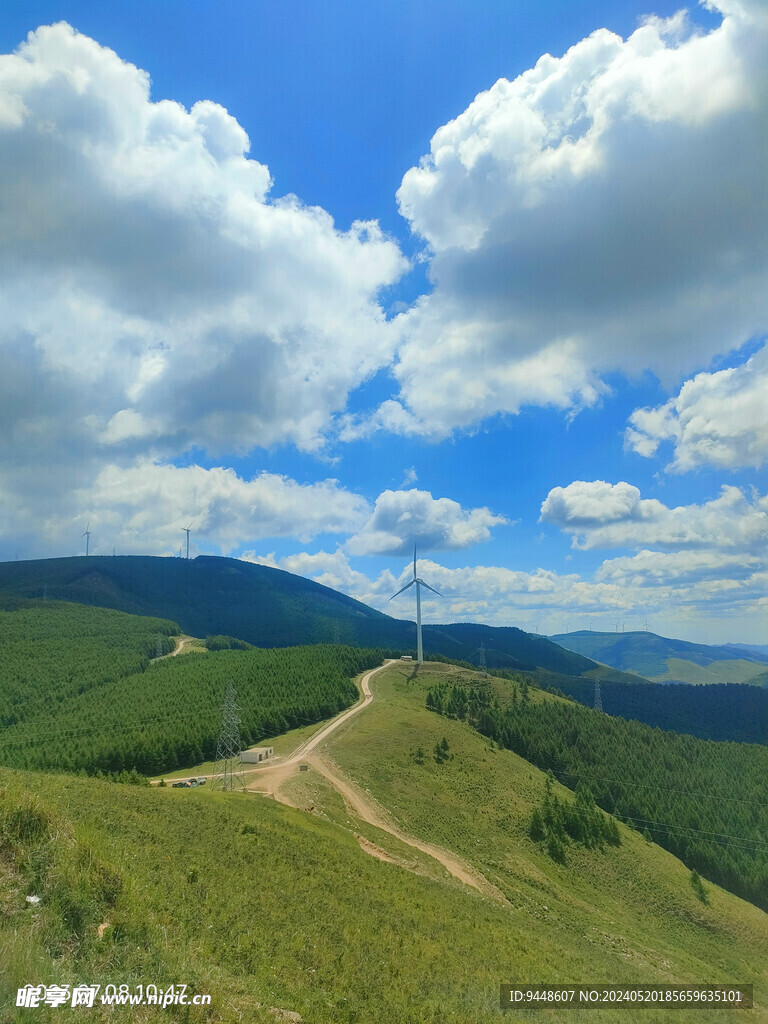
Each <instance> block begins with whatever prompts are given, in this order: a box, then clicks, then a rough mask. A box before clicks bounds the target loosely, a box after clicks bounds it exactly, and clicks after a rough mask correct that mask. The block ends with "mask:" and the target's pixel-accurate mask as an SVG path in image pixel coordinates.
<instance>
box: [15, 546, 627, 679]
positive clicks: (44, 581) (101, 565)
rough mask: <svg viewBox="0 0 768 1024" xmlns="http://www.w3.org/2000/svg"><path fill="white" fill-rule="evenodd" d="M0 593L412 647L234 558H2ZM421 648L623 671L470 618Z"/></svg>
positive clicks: (367, 612)
mask: <svg viewBox="0 0 768 1024" xmlns="http://www.w3.org/2000/svg"><path fill="white" fill-rule="evenodd" d="M0 593H4V594H6V595H8V596H10V597H21V598H48V600H54V599H55V600H64V601H73V602H77V603H80V604H90V605H99V606H101V607H105V608H115V609H117V610H118V611H124V612H131V613H133V614H138V615H153V616H158V617H161V618H167V619H172V620H173V621H175V622H178V623H179V625H180V626H181V628H182V629H183V630H184V631H185V632H187V633H190V634H192V635H193V636H201V637H205V636H208V635H211V634H224V635H228V636H233V637H238V638H239V639H241V640H247V641H248V642H249V643H252V644H255V645H257V646H259V647H288V646H293V645H296V644H313V643H342V644H350V645H353V646H356V647H387V648H391V649H395V650H401V651H412V650H413V649H414V647H415V642H416V627H415V625H414V623H413V622H410V621H408V620H403V619H394V618H392V617H391V616H389V615H384V614H383V613H382V612H379V611H376V610H375V609H374V608H370V607H369V606H368V605H365V604H363V603H362V602H360V601H356V600H354V599H353V598H351V597H347V596H346V595H344V594H341V593H339V592H338V591H336V590H332V589H331V588H330V587H325V586H322V585H321V584H319V583H315V582H314V581H312V580H308V579H305V578H304V577H303V576H296V575H294V574H293V573H289V572H284V571H283V570H281V569H273V568H270V567H268V566H264V565H257V564H254V563H252V562H243V561H240V560H239V559H235V558H217V557H213V556H208V555H200V556H198V557H197V558H195V559H189V560H187V559H180V558H157V557H151V556H138V555H137V556H133V555H124V556H112V557H109V556H105V555H90V556H87V557H84V556H80V557H76V558H53V559H40V560H35V561H21V562H2V563H0ZM423 633H424V651H425V655H427V656H428V655H430V654H442V655H445V656H446V657H450V658H455V659H457V660H460V661H469V662H472V663H474V664H475V665H477V664H478V660H479V657H478V649H479V647H480V644H481V643H482V644H484V645H485V657H486V663H487V664H488V666H489V667H495V668H508V669H513V670H519V671H536V670H543V671H545V672H548V673H557V674H560V675H565V676H584V675H588V676H591V675H595V674H596V675H598V676H600V677H601V678H611V679H615V680H617V681H621V680H622V679H623V678H624V677H623V676H622V674H621V673H616V672H611V671H610V670H606V669H605V668H604V667H602V666H598V665H596V664H595V663H594V661H592V660H591V659H589V658H588V657H585V656H583V655H582V654H579V653H573V652H572V651H568V650H565V649H564V648H563V646H558V645H557V644H554V643H552V642H551V641H550V640H547V639H546V638H545V637H541V636H536V635H532V634H530V633H526V632H524V631H523V630H521V629H516V628H515V627H512V626H510V627H493V626H485V625H482V624H476V623H453V624H450V625H427V626H424V627H423Z"/></svg>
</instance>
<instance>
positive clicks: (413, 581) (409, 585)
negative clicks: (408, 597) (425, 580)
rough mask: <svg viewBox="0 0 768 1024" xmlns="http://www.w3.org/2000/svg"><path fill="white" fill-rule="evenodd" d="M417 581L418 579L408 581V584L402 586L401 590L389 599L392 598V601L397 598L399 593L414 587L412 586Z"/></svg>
mask: <svg viewBox="0 0 768 1024" xmlns="http://www.w3.org/2000/svg"><path fill="white" fill-rule="evenodd" d="M415 582H416V580H411V582H410V583H406V584H405V586H404V587H401V588H400V590H398V592H397V594H393V595H392V597H390V599H389V600H390V601H394V600H395V598H396V597H398V595H400V594H402V592H403V591H404V590H407V589H408V587H412V586H413V584H414V583H415Z"/></svg>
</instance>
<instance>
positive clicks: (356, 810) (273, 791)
mask: <svg viewBox="0 0 768 1024" xmlns="http://www.w3.org/2000/svg"><path fill="white" fill-rule="evenodd" d="M390 664H392V662H391V661H386V662H384V664H383V665H379V667H378V668H374V669H371V671H370V672H366V674H365V675H364V676H363V678H362V680H361V682H360V686H361V689H362V691H363V700H362V701H361V702H360V703H359V704H356V705H355V706H354V707H352V708H350V709H349V710H348V711H345V712H344V713H343V714H342V715H339V717H338V718H335V719H334V720H333V721H332V722H330V723H329V724H328V725H326V726H325V727H324V728H322V729H321V730H320V731H319V732H317V733H315V735H314V736H311V737H310V738H309V739H308V740H306V741H305V742H304V743H302V744H301V745H300V746H298V747H297V748H296V750H295V751H294V752H293V753H292V754H291V755H289V757H287V758H285V759H284V760H281V761H280V762H278V763H275V762H272V763H271V764H268V765H264V767H261V766H260V767H259V768H257V769H256V770H255V771H254V772H253V773H252V774H251V775H250V778H249V784H248V786H247V788H248V789H249V790H251V791H254V792H259V793H263V794H264V795H266V796H271V797H274V798H275V799H276V800H280V801H281V802H282V803H290V801H289V800H287V799H286V798H285V797H284V796H283V795H282V794H281V792H280V788H281V786H282V785H283V783H284V782H286V781H287V780H288V779H290V778H292V777H293V776H294V775H295V774H296V773H297V771H298V765H299V764H300V763H302V762H304V763H305V764H310V765H312V767H313V768H314V769H315V770H316V771H318V772H319V773H320V774H321V775H322V776H323V777H324V778H325V779H327V780H328V782H330V784H331V785H332V786H333V787H334V789H336V790H337V791H338V792H339V793H340V794H341V796H342V798H343V800H344V803H345V804H346V806H347V808H348V810H349V811H350V813H351V814H353V815H354V816H355V817H357V818H359V819H360V820H361V821H365V822H367V823H368V824H369V825H374V826H375V827H376V828H378V829H381V830H382V831H383V832H388V833H389V835H391V836H394V837H395V838H396V839H399V840H400V842H402V843H405V844H406V845H407V846H410V847H412V848H413V849H416V850H420V851H421V852H422V853H426V854H427V855H428V856H430V857H433V858H434V859H435V860H436V861H438V862H439V863H440V864H442V865H443V867H444V868H445V869H446V870H447V871H448V872H449V873H450V874H451V875H453V877H454V878H457V879H458V880H459V881H460V882H463V883H464V885H470V886H472V888H473V889H477V890H478V891H479V892H481V893H483V895H484V896H490V897H491V898H492V899H494V900H498V901H499V902H502V903H507V902H508V901H507V899H506V897H505V896H504V894H503V893H502V892H500V891H499V890H498V889H497V888H496V887H495V886H494V885H492V884H491V883H490V882H489V881H488V879H487V878H485V876H484V875H482V874H481V873H480V872H479V871H477V870H476V869H475V868H474V867H472V865H471V864H469V863H467V861H465V860H462V859H461V858H460V857H458V856H457V855H456V854H454V853H451V852H450V851H449V850H444V849H443V848H442V847H439V846H434V845H433V844H432V843H425V842H422V841H421V840H420V839H416V838H415V837H414V836H410V835H408V834H407V833H405V832H403V831H402V829H400V828H399V827H398V826H397V825H395V824H394V823H393V822H392V820H391V817H390V815H389V814H388V813H387V811H386V810H385V809H384V808H383V807H381V806H380V805H379V804H378V803H377V802H376V801H375V800H374V799H373V798H372V797H371V796H370V794H368V793H366V792H364V791H363V790H362V789H360V787H359V786H357V785H355V783H353V782H352V781H351V780H349V779H346V778H345V777H344V776H343V775H342V773H341V772H340V770H339V769H338V767H337V766H336V765H332V764H331V763H330V762H329V760H328V759H327V758H326V757H324V756H323V755H322V754H320V753H319V752H318V753H314V751H315V750H316V748H317V747H318V746H319V745H320V744H321V743H323V742H324V741H325V740H327V739H328V737H329V736H330V735H331V734H332V733H333V732H335V731H336V730H337V729H338V728H339V726H341V725H343V724H344V723H345V722H348V721H349V719H350V718H352V717H353V716H354V715H357V714H359V713H360V712H361V711H362V710H363V709H364V708H367V707H368V705H369V704H370V703H371V701H372V700H373V694H372V693H371V688H370V680H371V677H372V676H374V675H375V674H376V673H377V672H381V671H382V670H383V669H385V668H387V667H388V666H389V665H390ZM357 838H358V842H360V845H361V847H362V848H363V849H364V850H366V852H368V853H371V854H372V855H373V856H378V857H380V859H386V860H393V861H395V858H392V857H390V856H389V855H387V854H386V853H385V852H384V851H383V850H380V849H379V848H378V847H376V846H375V845H374V844H373V843H371V842H370V841H369V840H366V839H365V838H364V837H362V836H358V837H357ZM382 854H383V855H384V856H383V857H382V856H381V855H382ZM395 863H399V862H397V861H395ZM402 866H404V867H407V865H402Z"/></svg>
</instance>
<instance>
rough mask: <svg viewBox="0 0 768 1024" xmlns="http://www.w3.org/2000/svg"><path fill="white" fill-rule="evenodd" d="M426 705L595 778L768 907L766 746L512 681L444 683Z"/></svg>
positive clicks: (608, 805) (559, 768)
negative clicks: (662, 723)
mask: <svg viewBox="0 0 768 1024" xmlns="http://www.w3.org/2000/svg"><path fill="white" fill-rule="evenodd" d="M428 706H429V707H430V708H431V709H432V710H433V711H436V712H437V713H438V714H440V715H441V716H448V717H449V718H450V717H454V718H459V719H461V720H463V721H466V722H468V723H470V724H471V725H472V726H473V727H474V728H476V729H477V730H478V732H480V733H482V734H483V735H484V736H487V737H489V738H490V739H492V740H494V741H495V742H497V743H499V744H500V745H501V746H503V747H505V748H506V749H508V750H514V751H515V752H516V753H517V754H520V755H521V756H522V757H524V758H526V760H529V761H531V762H532V763H533V764H535V765H537V766H538V767H539V768H541V769H543V770H546V771H550V772H552V773H553V775H554V776H555V777H557V778H558V779H560V780H561V781H562V782H564V783H565V784H566V785H567V786H570V787H571V788H573V789H578V788H579V787H580V786H585V787H588V789H589V792H590V793H591V794H592V796H593V797H594V799H595V800H596V801H597V804H598V805H599V806H600V807H602V808H603V809H604V810H606V811H609V812H610V813H611V814H615V815H617V816H618V817H620V818H623V819H624V820H626V821H628V822H630V823H631V824H633V825H635V826H636V827H637V828H638V829H640V830H641V831H643V832H647V833H648V836H649V838H651V837H652V838H653V839H654V840H655V841H656V842H658V843H659V844H660V845H662V846H664V847H665V848H666V849H668V850H670V851H671V852H672V853H674V854H675V855H676V856H678V857H680V859H681V860H683V861H684V862H685V863H686V864H687V865H688V866H689V867H690V868H692V869H696V870H697V871H700V872H701V873H702V874H704V875H706V877H708V878H711V879H713V880H715V881H717V882H719V883H720V884H721V885H723V886H725V887H726V888H728V889H730V890H731V891H732V892H735V893H737V894H738V895H740V896H742V897H743V898H745V899H748V900H750V901H752V902H753V903H755V904H757V905H758V906H761V907H762V908H763V909H765V910H768V749H766V747H764V746H757V745H755V744H749V743H716V742H712V741H707V740H701V739H697V738H696V737H694V736H689V735H678V734H677V733H674V732H664V731H663V730H661V729H652V728H649V727H648V726H646V725H643V724H642V723H640V722H633V721H625V720H624V719H621V718H614V717H612V716H609V715H606V714H603V713H601V712H599V711H594V710H592V709H590V708H585V707H583V706H581V705H580V704H576V703H574V702H572V701H568V700H563V699H561V698H558V697H553V696H552V695H550V694H547V693H543V692H538V693H537V692H535V691H532V692H526V690H525V687H522V688H521V687H518V686H514V685H513V686H512V687H511V689H510V688H509V687H508V686H507V685H506V684H505V685H504V687H503V689H501V690H500V689H499V687H498V686H497V687H496V689H494V688H493V687H491V686H490V685H488V684H473V685H468V684H467V685H465V684H458V685H456V684H454V685H452V686H450V687H447V688H436V689H433V690H431V691H430V693H429V694H428ZM565 830H566V832H567V831H568V829H567V828H566V829H565ZM560 831H562V829H561V830H560ZM558 838H559V839H562V836H561V835H558Z"/></svg>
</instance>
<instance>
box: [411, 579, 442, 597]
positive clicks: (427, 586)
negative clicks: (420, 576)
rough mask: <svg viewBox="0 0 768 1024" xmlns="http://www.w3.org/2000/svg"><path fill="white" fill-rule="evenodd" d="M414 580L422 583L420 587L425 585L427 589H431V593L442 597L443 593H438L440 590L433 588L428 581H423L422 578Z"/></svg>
mask: <svg viewBox="0 0 768 1024" xmlns="http://www.w3.org/2000/svg"><path fill="white" fill-rule="evenodd" d="M415 582H417V583H420V584H421V585H422V587H426V588H427V590H431V591H432V593H433V594H437V596H438V597H442V596H443V595H442V594H441V593H440V591H439V590H435V588H434V587H430V585H429V584H428V583H425V582H424V580H416V581H415Z"/></svg>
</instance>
